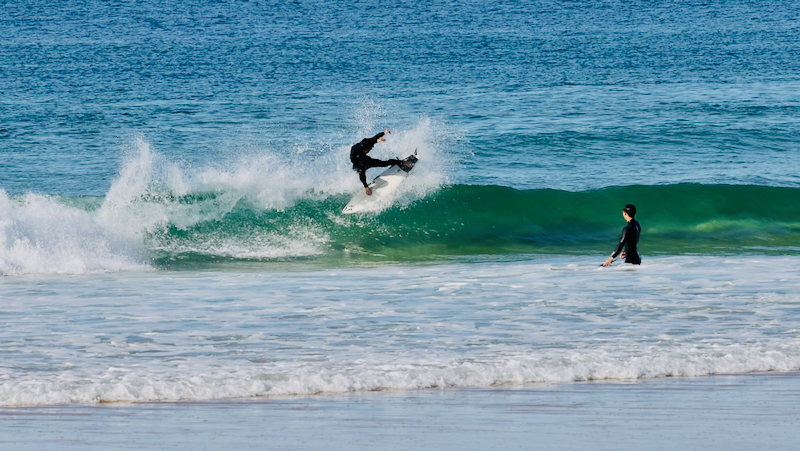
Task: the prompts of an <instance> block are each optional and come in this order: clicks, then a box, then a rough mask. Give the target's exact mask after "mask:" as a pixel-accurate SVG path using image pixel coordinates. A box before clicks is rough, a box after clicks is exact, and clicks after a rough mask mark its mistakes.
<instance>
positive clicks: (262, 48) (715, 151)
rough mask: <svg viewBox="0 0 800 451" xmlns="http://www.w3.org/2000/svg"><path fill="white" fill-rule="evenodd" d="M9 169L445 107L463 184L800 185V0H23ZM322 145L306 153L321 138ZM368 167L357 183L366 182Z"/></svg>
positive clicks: (4, 137)
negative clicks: (799, 0)
mask: <svg viewBox="0 0 800 451" xmlns="http://www.w3.org/2000/svg"><path fill="white" fill-rule="evenodd" d="M2 9H3V13H2V14H0V67H2V71H0V86H1V87H2V89H0V121H1V122H0V146H2V147H1V148H0V152H2V153H3V158H2V161H0V188H3V189H5V190H6V191H7V192H9V193H11V194H21V193H25V192H37V193H43V194H61V195H68V196H75V195H86V194H91V195H103V194H105V193H106V192H107V191H108V189H109V187H110V186H111V184H112V183H113V182H114V180H115V179H116V177H117V174H118V172H119V171H120V168H121V166H122V164H123V163H122V162H123V160H124V156H125V154H126V152H130V149H131V148H132V147H135V146H134V145H133V144H132V143H133V142H134V140H135V137H143V139H145V140H146V141H147V142H148V143H150V144H151V145H153V146H154V147H155V148H156V149H157V150H158V152H160V153H161V154H163V155H164V156H165V158H166V159H167V160H168V161H174V162H177V163H180V164H184V165H192V166H195V167H205V166H207V165H219V164H224V162H225V161H229V160H235V159H238V158H241V157H242V155H244V156H245V157H247V156H251V155H254V154H255V155H258V154H261V153H263V152H265V151H269V152H273V153H277V154H280V155H282V157H283V158H285V159H287V160H291V161H296V162H299V163H303V162H306V161H313V160H315V159H319V158H324V157H325V156H327V155H331V154H336V155H341V158H346V157H345V155H346V148H347V147H348V146H349V145H351V144H352V143H353V142H355V141H357V140H359V139H360V138H362V137H363V136H365V135H367V134H370V135H371V134H373V133H374V132H376V131H378V130H382V129H383V128H387V127H388V128H391V129H393V130H395V131H402V130H407V129H410V128H412V127H413V126H414V125H415V124H417V123H418V122H419V120H420V118H428V119H430V120H432V121H433V126H432V129H433V131H432V132H431V133H430V135H429V136H427V137H426V139H427V141H428V142H429V144H430V145H432V146H438V147H439V148H440V149H441V150H442V152H444V153H446V154H448V155H450V156H451V160H452V161H454V162H456V163H458V165H456V166H453V167H452V168H448V173H447V176H448V181H449V182H451V183H466V184H487V185H503V186H514V187H525V188H556V189H568V190H582V189H592V188H600V187H604V186H613V185H626V184H654V183H658V184H671V183H680V182H686V181H689V182H700V183H723V184H724V183H735V184H759V185H761V184H763V185H778V186H792V187H796V186H798V182H799V181H800V179H798V177H797V176H796V174H797V173H798V169H800V165H798V157H797V152H796V151H797V149H798V146H797V144H796V142H797V136H798V131H800V121H799V120H798V114H797V113H798V110H799V109H800V95H798V92H800V90H799V89H798V88H800V76H798V74H800V59H799V58H798V57H797V55H798V54H800V28H799V27H798V16H799V15H800V7H798V5H797V4H796V3H793V2H777V1H711V2H699V1H683V2H672V1H669V2H667V1H662V2H649V1H648V2H556V1H539V2H535V1H534V2H530V1H528V2H525V1H524V2H517V1H514V2H506V1H500V2H490V3H486V2H471V1H447V2H420V3H415V2H403V1H390V2H380V3H378V2H369V1H367V2H354V3H348V4H341V3H339V2H323V1H301V2H288V3H286V2H257V1H253V2H214V3H209V2H197V1H180V2H172V1H168V2H147V1H145V2H101V1H93V2H63V3H58V4H53V3H51V2H6V3H5V4H4V5H3V8H2ZM300 151H302V153H300ZM356 186H357V185H356Z"/></svg>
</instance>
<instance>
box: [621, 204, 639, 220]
mask: <svg viewBox="0 0 800 451" xmlns="http://www.w3.org/2000/svg"><path fill="white" fill-rule="evenodd" d="M622 211H624V212H625V213H628V216H630V217H631V218H635V217H636V206H635V205H633V204H628V205H626V206H625V208H623V209H622Z"/></svg>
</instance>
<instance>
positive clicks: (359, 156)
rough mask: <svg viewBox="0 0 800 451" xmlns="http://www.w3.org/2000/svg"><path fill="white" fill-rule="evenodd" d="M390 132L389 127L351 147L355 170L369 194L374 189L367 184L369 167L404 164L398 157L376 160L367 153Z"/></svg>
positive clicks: (384, 139) (351, 158) (351, 157)
mask: <svg viewBox="0 0 800 451" xmlns="http://www.w3.org/2000/svg"><path fill="white" fill-rule="evenodd" d="M388 133H389V129H388V128H387V129H386V130H384V131H382V132H380V133H378V134H377V135H375V136H373V137H372V138H364V139H362V140H361V141H360V142H358V143H357V144H356V145H354V146H353V147H351V148H350V161H351V162H352V163H353V170H354V171H357V172H358V178H359V179H361V183H362V184H363V185H364V191H365V192H366V193H367V196H371V195H372V190H370V189H369V186H368V185H367V169H369V168H383V167H386V166H392V165H395V164H396V165H398V166H402V165H403V162H402V161H401V160H398V159H391V160H386V161H383V160H376V159H375V158H371V157H369V156H368V155H367V154H368V153H369V151H370V150H372V147H373V146H374V145H375V144H377V143H379V142H382V141H386V138H384V137H383V135H386V134H388Z"/></svg>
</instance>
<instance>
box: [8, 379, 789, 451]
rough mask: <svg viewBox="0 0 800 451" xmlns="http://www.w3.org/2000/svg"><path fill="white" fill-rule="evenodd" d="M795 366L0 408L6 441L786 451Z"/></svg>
mask: <svg viewBox="0 0 800 451" xmlns="http://www.w3.org/2000/svg"><path fill="white" fill-rule="evenodd" d="M798 401H800V372H788V373H776V372H769V373H754V374H739V375H714V376H706V377H691V378H689V377H670V378H657V379H645V380H626V381H620V380H615V381H589V382H573V383H539V384H523V385H506V386H501V387H490V388H453V389H427V390H392V391H379V392H360V393H349V394H330V395H328V394H326V395H315V396H280V397H266V398H251V399H227V400H216V401H201V402H195V401H192V402H170V403H134V404H123V403H108V404H99V405H66V406H44V407H42V406H39V407H3V408H0V448H3V449H17V450H24V449H82V450H85V449H187V450H188V449H221V448H223V447H224V448H226V449H234V448H235V449H323V448H324V449H348V450H354V449H392V450H394V449H397V450H400V449H459V450H468V449H476V450H478V449H492V448H495V447H502V448H503V449H564V450H567V449H664V450H666V449H728V450H730V449H755V448H757V447H758V448H769V449H774V450H781V449H787V450H788V449H794V447H795V446H796V443H797V442H798V440H800V428H798V426H800V402H798Z"/></svg>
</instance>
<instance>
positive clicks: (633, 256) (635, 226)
mask: <svg viewBox="0 0 800 451" xmlns="http://www.w3.org/2000/svg"><path fill="white" fill-rule="evenodd" d="M634 216H636V207H635V206H634V205H632V204H628V205H625V208H623V209H622V217H623V218H625V221H626V222H627V223H628V224H627V225H625V228H623V229H622V236H621V237H620V238H619V243H618V244H617V247H616V248H615V249H614V252H613V253H612V254H611V256H610V257H608V260H606V261H605V263H603V266H608V265H610V264H611V262H613V261H614V259H615V258H617V255H619V256H620V257H622V258H624V259H625V263H632V264H634V265H640V264H642V257H641V256H640V255H639V250H638V249H637V246H638V245H639V235H640V234H641V233H642V226H640V225H639V222H637V221H636V220H635V219H633V218H634ZM623 249H624V250H623ZM620 252H621V253H620Z"/></svg>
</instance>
